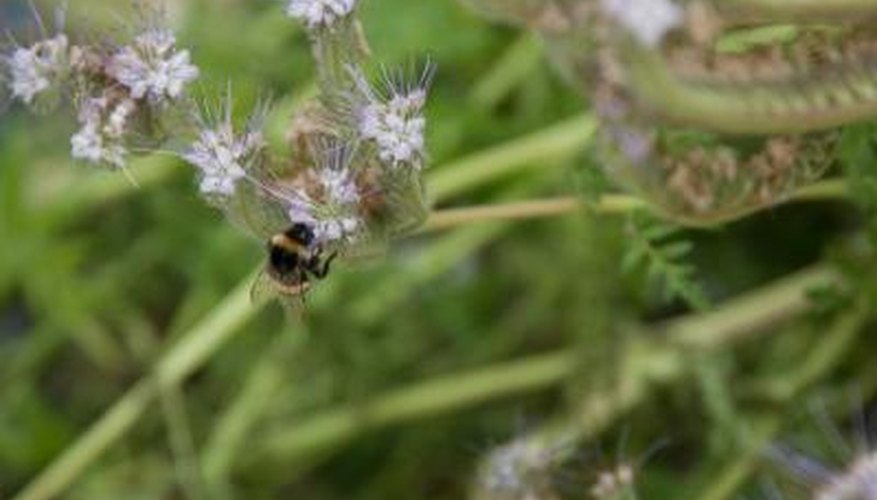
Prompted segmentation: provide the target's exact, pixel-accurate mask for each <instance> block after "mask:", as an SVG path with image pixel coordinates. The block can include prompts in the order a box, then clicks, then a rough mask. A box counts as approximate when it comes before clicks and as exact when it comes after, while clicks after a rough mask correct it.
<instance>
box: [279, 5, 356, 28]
mask: <svg viewBox="0 0 877 500" xmlns="http://www.w3.org/2000/svg"><path fill="white" fill-rule="evenodd" d="M355 6H356V0H288V3H287V5H286V15H288V16H289V17H292V18H295V19H298V20H300V21H303V22H305V23H306V24H307V25H308V27H309V28H312V29H313V28H317V27H320V26H327V27H328V26H332V25H333V24H334V23H335V21H337V20H338V19H340V18H343V17H345V16H347V15H349V14H350V13H351V12H352V11H353V8H354V7H355Z"/></svg>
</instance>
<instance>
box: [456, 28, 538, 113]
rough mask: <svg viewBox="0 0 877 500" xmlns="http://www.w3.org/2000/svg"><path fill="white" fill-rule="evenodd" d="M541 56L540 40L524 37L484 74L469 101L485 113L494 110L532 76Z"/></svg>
mask: <svg viewBox="0 0 877 500" xmlns="http://www.w3.org/2000/svg"><path fill="white" fill-rule="evenodd" d="M542 54H543V52H542V47H541V45H540V44H539V41H538V39H537V38H536V37H535V36H533V35H532V34H530V33H524V34H523V35H521V36H520V37H518V39H517V40H516V41H515V42H514V43H513V44H511V46H510V47H509V48H508V49H506V51H505V53H504V54H503V55H502V56H501V57H500V58H499V59H498V60H497V61H496V63H494V65H493V67H491V68H490V69H489V70H487V71H486V72H485V75H484V76H483V77H482V78H481V80H479V82H478V83H477V84H476V85H475V86H474V87H473V89H472V92H471V93H470V94H469V101H471V102H472V103H473V104H474V105H475V106H477V107H478V108H480V109H483V110H490V109H493V108H495V107H496V106H497V105H498V104H499V103H500V102H501V101H502V100H503V99H504V98H505V97H506V96H508V95H509V93H510V92H511V91H512V90H513V89H514V88H515V86H516V85H518V84H519V83H521V81H523V80H524V79H526V78H527V76H528V75H530V74H532V73H533V71H534V70H535V69H536V68H537V67H538V65H539V62H540V61H541V60H542Z"/></svg>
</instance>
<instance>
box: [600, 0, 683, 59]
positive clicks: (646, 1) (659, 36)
mask: <svg viewBox="0 0 877 500" xmlns="http://www.w3.org/2000/svg"><path fill="white" fill-rule="evenodd" d="M602 7H603V10H604V11H605V12H606V13H607V14H609V15H610V16H612V17H613V18H614V19H615V21H616V22H618V23H619V24H620V25H622V26H624V27H625V28H627V30H629V31H630V32H631V34H633V36H634V37H635V38H636V39H637V40H638V41H639V42H640V43H642V44H644V45H646V46H648V47H656V46H658V44H660V43H661V41H662V40H663V39H664V35H666V34H667V32H668V31H670V30H672V29H674V28H676V27H678V26H679V25H680V24H682V18H683V10H682V8H681V7H679V6H678V5H676V4H675V3H673V2H672V1H671V0H602Z"/></svg>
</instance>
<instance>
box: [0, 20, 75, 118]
mask: <svg viewBox="0 0 877 500" xmlns="http://www.w3.org/2000/svg"><path fill="white" fill-rule="evenodd" d="M0 63H2V64H3V66H5V73H6V74H7V79H8V80H9V82H8V84H9V89H10V91H11V92H12V96H13V97H15V98H17V99H19V100H21V101H22V102H23V103H25V104H32V103H33V101H34V99H35V98H36V97H37V96H38V95H39V94H41V93H43V92H45V91H46V90H49V89H50V88H52V87H57V86H59V85H60V84H61V83H62V82H63V79H64V78H65V77H66V75H67V74H68V73H69V70H70V46H69V42H68V40H67V36H66V35H64V34H59V35H57V36H55V37H53V38H49V39H46V40H42V41H40V42H37V43H35V44H34V45H31V46H30V47H17V48H16V49H15V50H14V51H13V52H12V54H10V55H3V56H0Z"/></svg>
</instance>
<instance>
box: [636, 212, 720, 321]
mask: <svg viewBox="0 0 877 500" xmlns="http://www.w3.org/2000/svg"><path fill="white" fill-rule="evenodd" d="M628 235H629V245H628V247H627V250H626V253H625V255H624V259H623V260H622V264H621V267H622V271H623V272H625V273H632V272H634V271H636V270H638V269H644V270H645V275H646V279H647V280H648V281H649V282H653V283H657V284H659V286H660V287H661V290H662V292H663V295H664V298H665V299H667V300H674V299H680V300H682V301H684V302H685V303H686V304H688V306H689V307H691V308H692V309H697V310H705V309H708V308H709V307H710V302H709V299H708V298H707V296H706V293H705V292H704V290H703V288H702V287H701V285H700V283H698V282H697V279H696V276H695V275H696V269H695V267H694V265H692V264H691V263H690V262H688V261H687V260H686V259H687V257H689V256H690V254H691V251H692V249H693V248H694V245H693V244H692V243H691V242H690V241H687V240H685V239H684V238H682V235H681V229H680V228H678V227H676V226H672V225H670V224H667V223H665V222H662V221H659V220H656V219H655V218H653V217H651V216H649V215H648V214H647V213H645V212H641V211H639V212H634V213H633V214H632V215H631V216H630V219H629V224H628Z"/></svg>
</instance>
